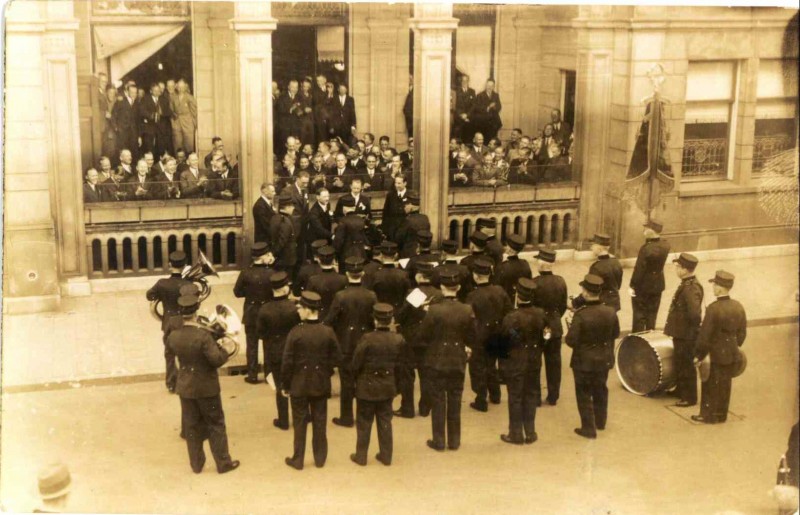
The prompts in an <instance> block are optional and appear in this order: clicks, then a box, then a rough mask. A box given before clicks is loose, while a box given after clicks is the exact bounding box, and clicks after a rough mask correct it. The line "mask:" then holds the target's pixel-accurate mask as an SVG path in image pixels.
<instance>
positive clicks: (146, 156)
mask: <svg viewBox="0 0 800 515" xmlns="http://www.w3.org/2000/svg"><path fill="white" fill-rule="evenodd" d="M142 157H143V158H144V161H145V163H147V175H150V176H155V173H154V172H156V171H157V170H153V165H155V164H156V159H155V157H153V153H152V152H145V153H144V155H143V156H142ZM136 166H137V167H138V166H139V165H138V164H137V165H136Z"/></svg>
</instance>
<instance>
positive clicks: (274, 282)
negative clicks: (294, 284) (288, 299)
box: [269, 272, 289, 290]
mask: <svg viewBox="0 0 800 515" xmlns="http://www.w3.org/2000/svg"><path fill="white" fill-rule="evenodd" d="M287 284H289V275H288V274H287V273H286V272H275V273H274V274H272V275H271V276H269V285H270V286H271V287H272V289H273V290H277V289H279V288H283V287H284V286H286V285H287Z"/></svg>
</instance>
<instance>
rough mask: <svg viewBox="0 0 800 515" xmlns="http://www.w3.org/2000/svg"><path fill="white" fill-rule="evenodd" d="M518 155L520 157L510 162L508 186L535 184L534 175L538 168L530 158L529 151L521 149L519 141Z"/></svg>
mask: <svg viewBox="0 0 800 515" xmlns="http://www.w3.org/2000/svg"><path fill="white" fill-rule="evenodd" d="M518 153H519V156H520V157H518V158H517V159H514V160H513V161H511V165H510V168H509V171H508V182H509V183H510V184H530V185H534V184H536V182H537V179H538V177H537V173H536V172H537V168H538V167H537V165H536V162H535V161H534V160H533V159H532V158H531V149H530V148H528V147H523V146H522V142H521V141H520V148H519V150H518Z"/></svg>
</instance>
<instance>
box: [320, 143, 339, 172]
mask: <svg viewBox="0 0 800 515" xmlns="http://www.w3.org/2000/svg"><path fill="white" fill-rule="evenodd" d="M317 149H318V151H317V154H319V155H320V156H322V166H324V167H325V168H333V167H334V165H336V156H335V155H333V154H331V144H330V143H329V142H327V141H320V143H319V145H317Z"/></svg>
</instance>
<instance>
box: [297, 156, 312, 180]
mask: <svg viewBox="0 0 800 515" xmlns="http://www.w3.org/2000/svg"><path fill="white" fill-rule="evenodd" d="M297 170H298V171H299V172H308V175H309V176H310V175H311V158H310V157H308V156H307V155H305V154H300V160H299V161H298V162H297Z"/></svg>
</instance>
